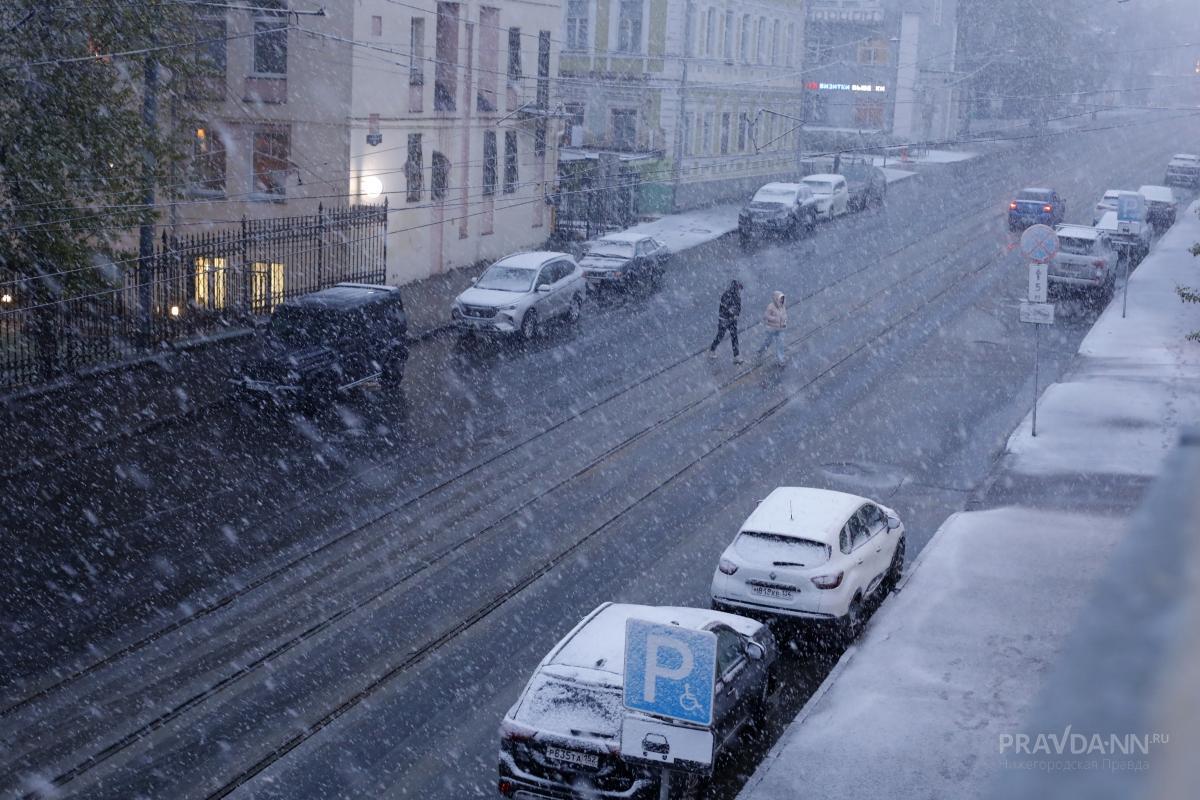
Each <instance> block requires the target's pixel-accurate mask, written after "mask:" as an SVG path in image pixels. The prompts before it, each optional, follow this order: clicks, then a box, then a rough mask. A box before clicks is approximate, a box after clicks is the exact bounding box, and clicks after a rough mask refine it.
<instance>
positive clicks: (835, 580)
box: [812, 572, 845, 589]
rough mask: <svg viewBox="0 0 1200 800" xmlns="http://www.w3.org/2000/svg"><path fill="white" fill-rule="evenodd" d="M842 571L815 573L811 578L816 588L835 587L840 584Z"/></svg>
mask: <svg viewBox="0 0 1200 800" xmlns="http://www.w3.org/2000/svg"><path fill="white" fill-rule="evenodd" d="M843 575H845V573H844V572H838V573H836V574H834V575H817V576H816V577H814V578H813V579H812V582H813V586H816V587H817V588H818V589H836V588H837V587H839V586H841V585H842V576H843Z"/></svg>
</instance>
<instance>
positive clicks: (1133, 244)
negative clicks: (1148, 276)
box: [1095, 207, 1153, 267]
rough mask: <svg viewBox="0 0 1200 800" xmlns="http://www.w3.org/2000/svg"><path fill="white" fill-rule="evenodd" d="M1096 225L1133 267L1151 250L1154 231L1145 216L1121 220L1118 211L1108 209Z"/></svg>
mask: <svg viewBox="0 0 1200 800" xmlns="http://www.w3.org/2000/svg"><path fill="white" fill-rule="evenodd" d="M1143 213H1144V207H1143ZM1095 227H1096V230H1097V231H1099V232H1100V233H1101V234H1103V235H1104V236H1106V237H1107V238H1108V241H1109V243H1110V244H1112V246H1113V247H1114V248H1115V249H1116V251H1117V252H1118V253H1120V254H1121V255H1124V256H1126V257H1127V258H1129V264H1130V266H1131V267H1133V266H1136V265H1137V264H1139V263H1140V262H1141V260H1142V259H1143V258H1145V257H1146V255H1147V254H1148V253H1149V252H1150V244H1151V240H1152V236H1153V231H1152V230H1151V228H1150V224H1149V223H1148V222H1147V221H1146V219H1145V217H1144V216H1143V217H1142V218H1141V220H1140V221H1139V220H1134V221H1132V222H1121V221H1119V220H1118V219H1117V212H1115V211H1106V212H1104V216H1102V217H1101V218H1100V221H1099V222H1097V223H1096V226H1095Z"/></svg>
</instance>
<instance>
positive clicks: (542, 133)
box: [533, 119, 546, 159]
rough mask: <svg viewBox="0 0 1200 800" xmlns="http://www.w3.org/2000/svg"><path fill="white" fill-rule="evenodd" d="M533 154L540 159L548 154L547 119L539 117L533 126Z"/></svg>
mask: <svg viewBox="0 0 1200 800" xmlns="http://www.w3.org/2000/svg"><path fill="white" fill-rule="evenodd" d="M533 154H534V155H535V156H537V157H538V158H539V159H540V158H544V157H545V155H546V120H544V119H539V120H538V121H537V123H536V124H535V125H534V126H533Z"/></svg>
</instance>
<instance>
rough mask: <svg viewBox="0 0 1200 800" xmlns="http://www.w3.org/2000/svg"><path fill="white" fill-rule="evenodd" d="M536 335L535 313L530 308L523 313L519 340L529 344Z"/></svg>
mask: <svg viewBox="0 0 1200 800" xmlns="http://www.w3.org/2000/svg"><path fill="white" fill-rule="evenodd" d="M537 334H538V321H537V312H536V311H534V310H533V309H532V308H531V309H529V310H528V311H526V312H525V316H524V318H522V319H521V338H522V339H524V340H525V341H527V342H531V341H533V339H534V337H535V336H537Z"/></svg>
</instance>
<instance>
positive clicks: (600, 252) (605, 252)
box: [588, 241, 633, 258]
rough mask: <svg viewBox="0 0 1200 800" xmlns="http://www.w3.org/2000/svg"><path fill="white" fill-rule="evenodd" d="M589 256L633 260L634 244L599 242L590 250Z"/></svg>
mask: <svg viewBox="0 0 1200 800" xmlns="http://www.w3.org/2000/svg"><path fill="white" fill-rule="evenodd" d="M588 255H589V256H605V257H608V258H633V242H604V241H601V242H597V243H596V244H595V245H594V246H593V247H592V248H590V249H589V250H588Z"/></svg>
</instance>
